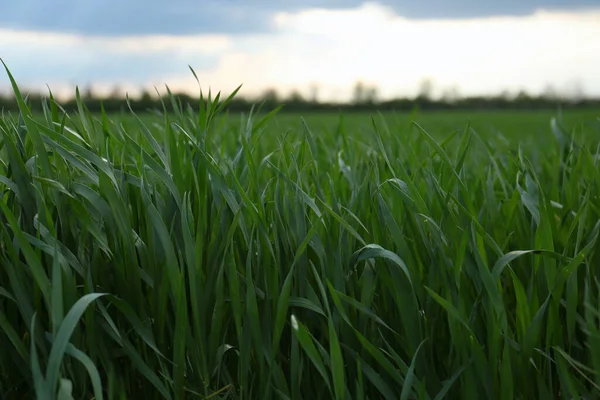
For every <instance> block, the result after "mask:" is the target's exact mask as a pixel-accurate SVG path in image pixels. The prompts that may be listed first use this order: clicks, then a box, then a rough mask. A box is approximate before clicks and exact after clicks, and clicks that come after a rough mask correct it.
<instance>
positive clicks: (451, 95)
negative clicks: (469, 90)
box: [442, 85, 460, 103]
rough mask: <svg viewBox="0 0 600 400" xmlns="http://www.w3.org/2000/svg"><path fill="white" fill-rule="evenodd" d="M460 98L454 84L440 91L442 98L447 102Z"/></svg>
mask: <svg viewBox="0 0 600 400" xmlns="http://www.w3.org/2000/svg"><path fill="white" fill-rule="evenodd" d="M458 99H460V90H459V89H458V87H457V86H456V85H453V86H450V87H448V88H446V89H445V90H444V92H443V93H442V100H443V101H445V102H448V103H454V102H455V101H457V100H458Z"/></svg>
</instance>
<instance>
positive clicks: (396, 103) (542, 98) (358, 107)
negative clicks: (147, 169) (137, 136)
mask: <svg viewBox="0 0 600 400" xmlns="http://www.w3.org/2000/svg"><path fill="white" fill-rule="evenodd" d="M81 97H82V100H83V101H84V103H85V106H86V107H87V109H88V110H89V111H90V112H93V113H96V112H100V111H101V110H104V111H105V112H107V113H119V112H128V111H129V108H131V109H132V110H133V111H135V112H147V111H151V110H162V108H163V103H164V104H165V105H166V106H167V109H170V108H171V107H172V102H171V99H170V98H169V97H167V96H162V97H159V96H158V95H156V94H154V95H152V94H151V93H150V92H143V93H142V95H141V96H138V97H133V98H131V97H130V98H126V97H124V96H122V95H118V94H112V95H110V96H107V97H100V96H97V95H95V94H94V93H92V92H91V91H90V90H87V91H84V92H83V93H82V96H81ZM174 97H175V98H176V100H177V103H178V104H179V105H180V106H181V107H183V108H187V107H188V106H191V107H193V108H197V106H198V104H199V96H191V95H189V94H186V93H174ZM46 98H47V95H46V94H43V93H29V94H28V95H27V99H28V102H29V104H30V106H31V108H32V110H34V111H42V103H43V100H44V99H46ZM222 99H224V96H223V97H222ZM58 103H59V104H60V106H61V107H62V108H64V109H65V110H67V111H74V110H77V102H76V99H75V98H72V99H69V100H63V101H58ZM257 104H262V105H263V107H265V108H274V107H277V106H280V105H281V106H283V110H284V111H288V112H317V111H325V112H327V111H346V112H365V111H367V112H368V111H375V110H378V111H410V110H414V109H415V108H419V109H420V110H541V109H556V107H558V106H560V107H562V108H598V109H600V98H590V97H585V98H584V97H582V96H581V97H578V96H575V97H569V98H566V97H560V96H557V95H555V94H553V93H544V94H541V95H537V96H534V95H530V94H528V93H526V92H525V91H521V92H520V93H518V94H517V95H516V96H510V95H508V94H506V93H504V94H499V95H490V96H470V97H460V96H458V95H457V94H456V93H445V94H444V95H443V96H442V97H440V98H433V97H432V95H431V87H430V86H427V85H424V87H423V88H422V90H421V91H420V92H419V93H418V94H417V95H416V96H413V97H404V98H400V97H399V98H396V99H391V100H379V99H378V97H377V90H376V88H374V87H369V86H367V85H363V84H362V83H360V82H359V83H357V84H356V85H355V88H354V94H353V98H352V99H351V101H349V102H324V101H319V100H318V99H317V96H316V95H314V94H313V96H312V97H309V98H305V97H303V96H302V95H300V94H299V93H298V92H294V93H292V94H291V95H289V96H287V97H283V96H280V95H278V93H277V91H275V90H274V89H269V90H267V91H265V92H264V93H263V94H262V95H261V96H259V97H256V98H248V97H243V96H240V95H237V96H235V97H234V98H233V100H231V102H230V103H229V104H228V106H227V110H229V111H230V112H247V111H249V110H250V109H251V108H252V107H253V106H255V105H257ZM0 110H3V111H17V110H18V104H17V102H16V100H15V98H14V96H13V95H12V94H11V95H0Z"/></svg>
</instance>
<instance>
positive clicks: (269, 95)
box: [260, 88, 279, 103]
mask: <svg viewBox="0 0 600 400" xmlns="http://www.w3.org/2000/svg"><path fill="white" fill-rule="evenodd" d="M260 100H262V101H266V102H269V103H277V102H278V101H279V94H278V93H277V90H275V89H272V88H269V89H267V90H265V91H264V92H263V93H262V95H261V96H260Z"/></svg>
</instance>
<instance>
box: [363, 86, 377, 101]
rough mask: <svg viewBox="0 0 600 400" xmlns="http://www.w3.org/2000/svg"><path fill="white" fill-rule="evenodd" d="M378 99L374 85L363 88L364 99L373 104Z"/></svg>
mask: <svg viewBox="0 0 600 400" xmlns="http://www.w3.org/2000/svg"><path fill="white" fill-rule="evenodd" d="M378 100H379V90H378V89H377V87H375V86H369V87H367V88H366V89H365V101H366V102H367V103H371V104H374V103H376V102H377V101H378Z"/></svg>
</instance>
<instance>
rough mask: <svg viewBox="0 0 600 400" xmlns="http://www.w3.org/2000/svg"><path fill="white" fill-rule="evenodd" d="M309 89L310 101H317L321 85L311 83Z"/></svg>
mask: <svg viewBox="0 0 600 400" xmlns="http://www.w3.org/2000/svg"><path fill="white" fill-rule="evenodd" d="M309 91H310V101H311V102H313V103H317V102H318V101H319V85H318V84H317V83H311V85H310V89H309Z"/></svg>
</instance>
